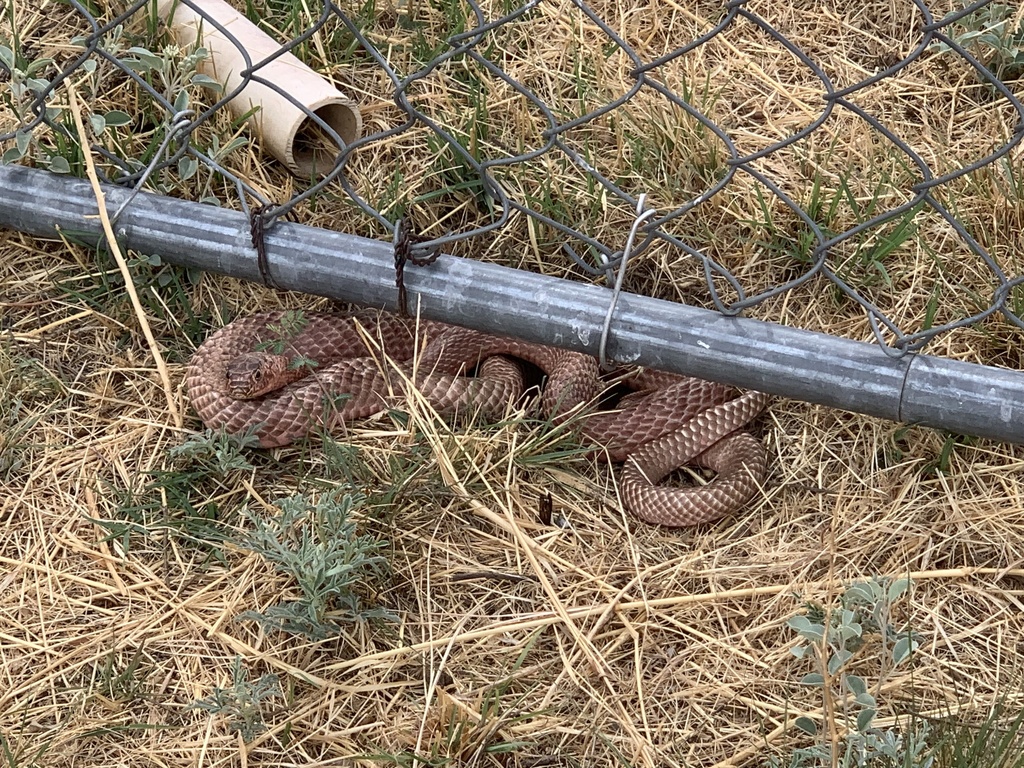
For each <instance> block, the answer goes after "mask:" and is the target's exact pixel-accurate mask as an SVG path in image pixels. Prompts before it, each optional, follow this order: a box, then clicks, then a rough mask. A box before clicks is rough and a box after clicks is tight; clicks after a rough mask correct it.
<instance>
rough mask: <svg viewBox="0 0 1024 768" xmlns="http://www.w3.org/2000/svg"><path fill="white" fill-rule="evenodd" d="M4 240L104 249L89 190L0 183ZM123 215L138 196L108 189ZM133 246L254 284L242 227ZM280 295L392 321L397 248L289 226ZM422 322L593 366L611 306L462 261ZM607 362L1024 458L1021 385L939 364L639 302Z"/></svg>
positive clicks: (175, 220) (147, 232)
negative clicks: (80, 240) (1019, 449)
mask: <svg viewBox="0 0 1024 768" xmlns="http://www.w3.org/2000/svg"><path fill="white" fill-rule="evenodd" d="M0 188H2V189H3V190H5V192H4V194H3V195H2V197H0V226H3V227H9V228H12V229H18V230H21V231H23V232H28V233H31V234H33V235H37V236H42V237H52V236H54V235H55V234H56V233H57V232H58V231H65V232H74V233H75V234H76V235H77V236H79V237H84V238H85V239H86V240H89V241H98V240H100V239H101V238H102V231H101V228H100V223H99V219H98V218H97V217H96V212H97V211H96V200H95V197H94V195H93V192H92V189H91V187H90V186H89V184H88V182H86V181H83V180H81V179H74V178H69V177H65V176H58V175H55V174H51V173H48V172H45V171H40V170H35V169H30V168H22V167H18V166H6V167H0ZM104 194H105V195H106V198H107V205H108V209H109V210H110V211H111V212H113V211H115V210H117V208H118V207H119V206H120V205H121V203H122V202H123V201H124V200H125V199H126V198H127V196H128V194H129V192H128V191H127V190H124V189H120V188H117V187H105V188H104ZM115 230H116V232H117V235H118V238H119V239H121V240H122V244H123V245H124V246H126V247H128V248H131V249H133V250H136V251H139V252H142V253H147V254H153V253H156V254H159V255H160V256H161V257H163V258H164V259H166V260H167V261H170V262H173V263H175V264H180V265H183V266H187V267H193V268H197V269H202V270H205V271H210V272H220V273H222V274H225V275H230V276H232V277H237V278H240V279H243V280H252V281H259V280H260V276H259V269H258V267H257V264H256V255H255V252H254V250H253V248H252V244H251V242H250V239H249V222H248V220H247V219H246V217H245V215H243V214H242V213H240V212H238V211H230V210H225V209H222V208H217V207H214V206H209V205H202V204H199V203H192V202H187V201H182V200H177V199H174V198H168V197H161V196H157V195H152V194H149V193H140V194H138V195H137V196H136V197H135V199H134V200H133V201H132V203H131V204H130V205H129V206H128V207H127V208H126V209H125V211H124V213H123V214H122V215H121V217H120V219H119V220H118V221H117V223H116V224H115ZM266 242H267V249H268V260H269V266H270V272H271V275H272V277H273V279H274V281H275V282H276V284H277V285H279V286H280V287H282V288H287V289H290V290H296V291H302V292H306V293H311V294H316V295H319V296H329V297H331V298H333V299H337V300H339V301H349V302H355V303H358V304H362V305H366V306H373V307H380V308H385V309H391V310H394V309H396V299H397V290H396V289H395V271H394V260H393V253H392V247H391V244H390V243H384V242H380V241H377V240H370V239H367V238H362V237H355V236H353V235H347V234H342V233H339V232H332V231H327V230H322V229H316V228H313V227H307V226H303V225H299V224H292V223H289V222H279V223H278V224H277V225H275V226H274V228H273V229H272V230H271V231H270V232H269V233H268V235H267V238H266ZM405 284H406V287H407V290H408V294H409V299H410V304H412V305H413V306H418V307H419V311H420V313H421V315H422V316H423V317H426V318H430V319H436V320H443V321H446V322H450V323H456V324H459V325H464V326H469V327H472V328H477V329H479V330H482V331H488V332H491V333H500V334H506V335H509V336H517V337H519V338H522V339H526V340H528V341H534V342H539V343H542V344H551V345H554V346H559V347H565V348H567V349H574V350H577V351H580V352H586V353H588V354H592V355H596V354H597V352H598V346H599V344H600V340H601V329H602V326H603V322H604V316H605V312H606V310H607V307H608V302H609V301H610V298H611V293H610V292H609V291H608V290H607V289H606V288H601V287H598V286H594V285H588V284H584V283H577V282H573V281H569V280H562V279H559V278H553V277H545V276H543V275H537V274H533V273H529V272H524V271H522V270H516V269H510V268H508V267H501V266H497V265H494V264H486V263H482V262H478V261H473V260H470V259H462V258H457V257H454V256H441V257H440V258H439V259H438V260H437V261H436V262H434V263H433V264H432V265H430V266H429V267H424V268H413V267H409V268H407V269H406V270H405ZM608 353H609V355H610V356H611V357H612V358H613V359H615V360H617V361H619V362H623V363H635V364H638V365H645V366H650V367H653V368H659V369H663V370H668V371H675V372H677V373H684V374H688V375H691V376H698V377H700V378H705V379H714V380H717V381H722V382H726V383H729V384H734V385H736V386H739V387H744V388H749V389H758V390H761V391H764V392H770V393H772V394H776V395H782V396H785V397H791V398H796V399H799V400H806V401H809V402H813V403H821V404H823V405H828V406H831V407H834V408H841V409H843V410H848V411H856V412H858V413H864V414H868V415H872V416H880V417H883V418H887V419H891V420H894V421H908V422H912V423H918V424H923V425H927V426H932V427H936V428H940V429H948V430H951V431H954V432H961V433H967V434H974V435H978V436H982V437H990V438H994V439H997V440H1003V441H1007V442H1014V443H1024V373H1021V372H1019V371H1010V370H1006V369H1002V368H995V367H990V366H981V365H976V364H971V363H963V362H958V361H955V360H946V359H943V358H939V357H932V356H928V355H921V354H916V355H907V356H906V357H904V358H902V359H898V360H897V359H893V358H891V357H889V356H887V355H886V354H885V353H884V352H883V351H882V350H881V349H879V348H878V347H877V346H876V345H874V344H868V343H864V342H857V341H850V340H848V339H842V338H836V337H833V336H828V335H825V334H820V333H814V332H811V331H803V330H798V329H794V328H787V327H785V326H780V325H775V324H773V323H767V322H763V321H759V320H751V319H746V318H731V317H723V316H721V315H719V314H718V313H716V312H712V311H709V310H704V309H698V308H695V307H689V306H685V305H681V304H676V303H672V302H668V301H662V300H659V299H652V298H648V297H645V296H637V295H634V294H623V295H622V296H620V297H619V300H618V304H617V306H616V309H615V313H614V315H613V322H612V326H611V336H610V338H609V340H608Z"/></svg>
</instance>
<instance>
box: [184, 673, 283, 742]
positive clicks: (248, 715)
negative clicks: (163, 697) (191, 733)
mask: <svg viewBox="0 0 1024 768" xmlns="http://www.w3.org/2000/svg"><path fill="white" fill-rule="evenodd" d="M283 696H284V693H283V692H282V690H281V682H280V680H279V679H278V677H277V675H273V674H267V675H262V676H261V677H260V678H259V679H258V680H256V681H250V680H249V672H248V671H247V670H246V669H245V667H243V666H242V658H241V657H240V656H236V657H235V664H234V669H233V674H232V681H231V687H230V688H214V690H213V693H211V694H210V695H209V696H207V697H206V698H204V699H199V700H198V701H195V702H193V703H192V704H190V705H189V709H199V710H202V711H204V712H209V713H210V714H211V715H223V716H225V717H227V718H228V729H229V730H230V731H231V733H239V734H241V736H242V738H243V739H244V740H245V741H246V742H249V741H252V740H253V739H255V738H256V737H257V736H258V735H260V734H261V733H263V732H264V731H265V730H267V726H266V723H265V722H264V718H265V710H266V707H267V704H268V702H269V701H270V700H271V699H275V698H282V697H283Z"/></svg>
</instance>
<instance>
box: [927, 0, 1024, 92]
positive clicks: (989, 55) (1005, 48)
mask: <svg viewBox="0 0 1024 768" xmlns="http://www.w3.org/2000/svg"><path fill="white" fill-rule="evenodd" d="M1017 10H1018V6H1017V4H1012V5H1011V4H1009V3H989V4H988V5H986V6H983V7H981V8H978V9H977V10H976V11H974V13H971V14H968V15H967V16H964V17H963V18H962V19H959V20H958V21H957V22H956V24H955V25H953V27H952V29H951V32H950V37H951V38H953V40H955V41H956V43H957V44H958V45H960V46H962V47H964V48H966V49H967V50H968V51H970V52H971V53H972V54H973V55H974V56H975V57H976V58H977V59H978V60H979V61H980V62H981V63H982V64H984V65H985V67H986V68H988V69H989V70H990V71H991V72H992V73H993V74H994V75H995V76H996V77H997V78H999V79H1000V80H1003V81H1009V80H1015V79H1017V78H1019V77H1021V76H1022V75H1024V18H1022V17H1021V16H1020V14H1019V13H1017ZM932 50H934V51H935V52H937V53H948V52H949V51H951V50H953V49H952V48H950V47H949V46H948V45H947V44H946V43H936V44H935V45H934V46H932Z"/></svg>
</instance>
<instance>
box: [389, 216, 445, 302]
mask: <svg viewBox="0 0 1024 768" xmlns="http://www.w3.org/2000/svg"><path fill="white" fill-rule="evenodd" d="M424 240H425V238H423V237H421V236H420V235H417V234H415V233H414V232H413V231H412V226H411V225H410V224H409V220H408V219H407V218H404V217H403V218H401V219H399V220H398V221H396V222H395V231H394V236H393V238H392V246H393V248H394V252H395V286H396V287H397V288H398V312H399V314H400V315H402V316H403V317H408V316H409V307H408V295H407V292H406V288H405V265H406V264H412V265H414V266H417V267H426V266H428V265H430V264H433V263H434V262H435V261H437V258H438V256H440V255H441V248H440V246H438V247H435V248H431V249H429V250H428V251H427V253H426V255H425V256H416V255H414V246H415V245H416V244H417V243H422V242H424Z"/></svg>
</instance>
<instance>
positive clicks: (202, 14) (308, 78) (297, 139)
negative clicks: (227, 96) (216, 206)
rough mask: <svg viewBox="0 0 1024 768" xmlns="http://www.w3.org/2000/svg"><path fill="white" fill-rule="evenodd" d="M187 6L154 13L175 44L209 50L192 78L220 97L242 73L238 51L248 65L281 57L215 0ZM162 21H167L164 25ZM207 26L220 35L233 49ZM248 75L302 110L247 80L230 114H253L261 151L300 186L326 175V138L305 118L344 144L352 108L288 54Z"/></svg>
mask: <svg viewBox="0 0 1024 768" xmlns="http://www.w3.org/2000/svg"><path fill="white" fill-rule="evenodd" d="M191 5H192V6H194V8H193V7H190V6H188V5H184V4H183V3H181V2H179V0H159V4H158V10H159V13H160V16H161V18H163V19H164V20H165V21H166V22H167V23H168V24H169V25H170V27H171V30H172V32H173V34H174V36H175V38H176V39H177V40H178V42H179V43H180V44H181V45H183V46H191V45H193V44H194V43H196V42H197V41H198V42H199V44H200V45H202V46H203V47H204V48H206V50H207V51H209V53H210V55H209V57H208V58H207V59H206V60H205V61H203V62H201V63H200V65H199V66H200V71H201V72H202V73H203V74H205V75H207V76H209V77H211V78H213V79H214V80H216V81H217V82H218V83H220V84H222V85H223V86H224V87H225V89H226V90H225V93H230V92H231V91H233V90H234V89H235V88H237V87H238V86H239V85H240V84H241V83H242V77H241V73H242V72H243V71H245V70H246V69H247V68H248V65H247V64H246V61H245V57H244V55H243V51H244V53H246V54H248V56H249V60H250V61H251V62H252V63H253V64H254V65H255V64H259V63H260V62H261V61H263V60H264V59H266V58H267V57H269V56H272V55H273V54H275V53H277V52H278V51H279V50H281V44H280V43H278V42H277V41H275V40H274V39H272V38H270V37H268V36H267V35H266V34H264V33H263V32H261V31H260V30H259V28H258V27H257V26H256V25H255V24H253V23H252V22H251V21H249V20H248V19H247V18H245V16H243V15H242V14H241V13H239V12H238V11H236V10H235V9H234V8H232V7H231V6H230V5H228V4H227V3H225V2H223V0H191ZM169 14H173V16H172V17H171V18H168V15H169ZM210 20H213V21H216V22H217V24H219V25H220V26H221V27H223V28H224V29H226V30H227V31H228V33H229V34H230V35H231V36H232V37H233V38H234V39H235V40H236V41H237V42H238V44H237V45H236V44H235V43H234V42H232V40H231V39H230V38H228V37H226V36H225V35H224V33H222V32H221V31H220V30H219V29H217V28H216V27H215V26H214V25H213V24H211V23H210ZM239 45H240V46H241V48H242V50H240V49H239ZM254 74H255V75H256V76H258V77H259V78H260V79H262V80H264V81H266V82H267V83H271V84H273V85H274V86H276V88H278V89H280V90H281V91H283V92H285V93H288V94H289V95H290V96H291V98H292V99H294V100H295V102H297V103H298V104H301V105H302V106H303V107H304V109H303V108H300V107H298V106H296V104H295V103H293V102H292V101H291V100H289V99H287V98H285V97H284V96H283V95H282V94H281V93H279V92H278V91H277V90H275V88H273V87H270V86H268V85H264V84H263V83H258V82H253V81H250V82H249V84H248V85H246V86H245V88H244V89H243V90H242V91H241V92H240V93H239V94H238V95H237V96H235V98H233V99H232V100H231V101H230V102H229V103H228V106H229V107H230V109H231V113H232V114H233V115H235V117H239V116H241V115H244V114H246V113H247V112H250V111H253V114H252V115H251V117H250V118H249V119H250V122H251V124H252V125H254V126H255V128H256V132H257V134H258V135H259V136H260V137H261V138H262V139H263V144H264V146H265V147H266V148H267V149H269V150H270V153H271V154H272V155H273V156H274V157H276V158H277V159H278V160H280V161H281V162H282V163H284V164H285V165H286V166H287V167H288V170H289V171H291V172H292V173H293V174H295V175H296V176H299V177H302V178H307V179H308V178H312V177H314V176H322V175H323V174H325V173H327V172H328V171H329V170H330V169H331V168H333V167H334V162H335V158H336V156H337V155H336V152H332V151H331V142H330V139H328V138H327V137H328V136H329V134H327V133H326V132H325V131H323V129H322V128H321V127H320V126H319V125H318V124H317V123H316V121H315V120H313V119H312V118H310V116H309V113H313V114H315V115H316V116H317V117H319V118H320V119H321V120H323V121H324V122H325V123H326V124H327V125H329V126H330V127H331V128H332V129H333V130H334V131H335V132H336V133H337V134H338V136H340V137H341V139H342V140H343V141H344V142H345V143H346V144H349V143H351V142H352V141H354V140H355V138H356V137H357V136H358V135H359V132H360V131H361V130H362V118H361V117H360V115H359V110H358V108H357V107H356V106H355V104H353V103H352V101H351V100H350V99H348V98H346V97H345V96H344V95H343V94H342V93H341V92H340V91H338V90H337V89H336V88H335V87H334V86H332V85H331V84H330V83H328V82H327V81H326V80H324V79H323V78H322V77H320V75H318V74H317V73H316V72H314V71H313V70H311V69H310V68H309V67H307V66H306V65H305V64H303V63H302V62H301V61H299V60H298V59H297V58H296V57H295V56H293V55H292V54H291V53H285V54H283V55H281V56H278V57H277V58H276V59H274V60H273V61H270V62H268V63H266V64H264V65H263V66H261V67H259V69H257V70H256V72H255V73H254ZM254 107H255V108H256V109H255V110H253V108H254ZM335 149H336V148H335Z"/></svg>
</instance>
